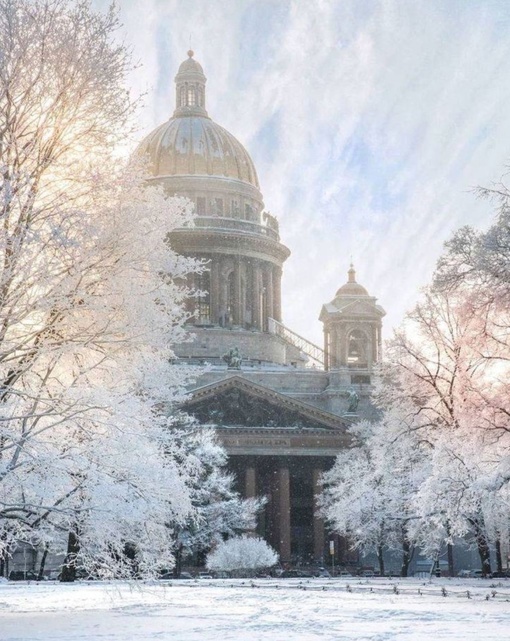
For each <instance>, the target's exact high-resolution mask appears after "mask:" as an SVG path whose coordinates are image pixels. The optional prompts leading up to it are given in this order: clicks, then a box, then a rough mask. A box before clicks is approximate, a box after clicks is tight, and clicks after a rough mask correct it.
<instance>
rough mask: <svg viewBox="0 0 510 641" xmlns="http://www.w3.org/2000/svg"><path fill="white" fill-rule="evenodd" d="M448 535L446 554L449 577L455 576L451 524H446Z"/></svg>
mask: <svg viewBox="0 0 510 641" xmlns="http://www.w3.org/2000/svg"><path fill="white" fill-rule="evenodd" d="M446 534H447V536H448V543H447V544H446V553H447V556H448V575H449V576H455V567H454V565H453V544H452V543H451V542H450V534H451V533H450V524H449V523H448V521H447V522H446Z"/></svg>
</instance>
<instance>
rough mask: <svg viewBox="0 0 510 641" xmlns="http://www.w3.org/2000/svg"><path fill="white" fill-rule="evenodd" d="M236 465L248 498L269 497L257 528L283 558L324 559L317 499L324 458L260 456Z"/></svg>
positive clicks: (323, 531) (283, 559)
mask: <svg viewBox="0 0 510 641" xmlns="http://www.w3.org/2000/svg"><path fill="white" fill-rule="evenodd" d="M304 459H306V460H304ZM231 460H232V459H231ZM234 468H235V471H236V474H237V476H238V478H239V480H240V484H241V486H244V487H240V489H242V490H244V495H245V497H246V498H253V497H255V496H265V497H266V499H267V504H266V507H265V511H264V513H263V514H262V515H261V518H260V519H259V525H258V528H257V531H258V533H259V534H260V535H261V536H263V537H264V538H265V539H266V540H267V541H268V542H269V543H270V544H271V545H272V546H273V547H274V548H275V549H276V550H277V552H278V553H279V555H280V561H281V562H282V563H283V564H286V563H289V562H291V561H296V559H297V558H298V557H299V558H300V559H301V560H302V561H304V560H308V561H312V560H314V561H316V562H321V561H322V559H323V558H324V553H325V527H324V520H323V519H322V518H320V517H319V516H318V515H317V508H318V505H317V498H318V496H319V494H320V492H321V487H320V477H321V474H322V472H323V470H324V469H325V464H324V461H323V460H322V459H321V458H317V459H315V458H314V457H293V458H285V457H283V458H276V457H263V456H259V457H249V459H245V460H242V461H238V462H237V464H235V463H234Z"/></svg>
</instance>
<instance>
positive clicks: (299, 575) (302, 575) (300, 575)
mask: <svg viewBox="0 0 510 641" xmlns="http://www.w3.org/2000/svg"><path fill="white" fill-rule="evenodd" d="M280 577H281V578H282V579H310V578H312V575H311V574H310V572H305V571H303V570H284V571H283V572H282V573H281V574H280Z"/></svg>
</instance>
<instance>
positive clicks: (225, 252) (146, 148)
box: [137, 51, 299, 364]
mask: <svg viewBox="0 0 510 641" xmlns="http://www.w3.org/2000/svg"><path fill="white" fill-rule="evenodd" d="M175 83H176V108H175V111H174V114H173V116H172V118H170V120H168V121H167V122H166V123H164V124H162V125H161V126H159V127H157V128H156V129H155V130H154V131H153V132H152V133H151V134H149V135H148V136H147V137H146V138H145V140H143V141H142V142H141V143H140V145H139V147H138V150H137V153H138V154H139V155H140V156H143V157H146V158H148V162H149V167H150V170H151V173H152V176H151V178H150V181H151V182H156V183H158V184H161V185H162V186H163V188H164V190H165V191H166V193H168V194H169V195H172V196H173V195H178V196H183V197H186V198H188V199H190V200H191V201H192V202H193V203H194V205H195V212H196V214H197V217H196V221H195V226H194V227H193V228H185V229H184V228H183V229H178V230H175V231H174V232H172V233H171V234H170V236H169V240H170V243H171V244H172V247H173V248H174V249H175V250H176V251H177V252H179V253H181V254H184V255H187V256H193V257H195V258H198V259H201V260H203V261H204V262H205V263H206V267H207V269H206V271H204V272H203V273H202V274H200V275H190V277H189V280H188V285H189V286H190V287H191V288H192V289H195V290H197V291H199V292H202V295H201V296H196V297H193V298H190V300H189V303H188V307H189V312H190V323H191V324H193V325H194V326H195V328H194V333H195V335H196V340H195V341H194V346H193V345H184V346H178V347H177V351H178V352H179V353H181V352H182V354H183V355H186V356H190V355H192V354H193V353H195V352H196V353H197V354H198V353H199V352H200V355H202V354H203V355H204V357H205V356H207V357H211V358H218V357H220V356H221V353H222V350H224V345H223V342H224V341H223V340H222V339H220V337H219V333H218V335H217V338H216V340H215V341H209V340H208V339H207V340H206V339H205V337H202V333H203V331H204V329H205V328H207V329H208V330H210V329H212V328H217V329H222V330H223V329H230V330H232V331H234V332H236V333H235V334H232V331H231V333H230V335H228V338H229V340H230V346H232V345H233V344H235V343H239V344H241V343H243V342H244V344H245V351H244V354H243V355H244V356H245V357H248V358H250V357H252V358H257V357H258V355H260V353H261V351H262V353H263V355H264V359H266V358H267V360H269V361H271V360H274V362H276V363H280V364H285V363H287V362H289V359H292V362H296V360H299V357H296V354H295V353H294V352H295V350H292V349H291V348H290V347H287V348H285V349H283V348H282V341H281V340H280V339H278V338H277V337H275V336H273V335H271V334H269V333H268V329H269V319H270V318H274V319H276V320H278V321H280V320H281V277H282V266H283V263H284V261H285V260H286V259H287V258H288V256H289V254H290V252H289V250H288V249H287V248H286V247H285V246H284V245H282V244H281V243H280V240H279V229H278V222H277V220H276V218H275V217H274V216H272V215H271V214H269V213H268V212H265V211H264V202H263V198H262V194H261V192H260V189H259V182H258V177H257V172H256V170H255V166H254V164H253V161H252V160H251V158H250V156H249V154H248V152H247V151H246V149H245V148H244V147H243V145H242V144H241V143H240V142H239V141H238V140H237V139H236V138H235V137H234V136H233V135H232V134H230V133H229V132H228V131H227V130H226V129H224V128H223V127H220V126H219V125H218V124H216V123H215V122H214V121H213V120H211V118H210V117H209V115H208V113H207V111H206V109H205V104H206V92H205V84H206V77H205V75H204V72H203V69H202V67H201V65H200V64H199V63H198V62H197V61H196V60H195V59H194V58H193V52H192V51H189V52H188V59H187V60H185V61H184V62H183V63H182V64H181V66H180V67H179V71H178V73H177V75H176V77H175ZM246 330H249V331H251V332H260V333H261V334H263V336H260V337H259V338H258V339H257V340H256V341H254V339H253V337H252V338H251V339H250V340H248V339H246V336H244V335H242V333H243V332H246ZM204 345H208V347H207V348H203V347H200V348H199V346H204ZM204 349H205V351H206V352H208V353H203V352H204ZM290 352H292V354H291V355H290Z"/></svg>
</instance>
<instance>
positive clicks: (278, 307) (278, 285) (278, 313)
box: [273, 267, 282, 323]
mask: <svg viewBox="0 0 510 641" xmlns="http://www.w3.org/2000/svg"><path fill="white" fill-rule="evenodd" d="M273 292H274V300H273V314H274V316H273V318H274V319H275V320H277V321H280V323H281V322H282V270H281V269H280V268H279V267H273Z"/></svg>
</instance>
